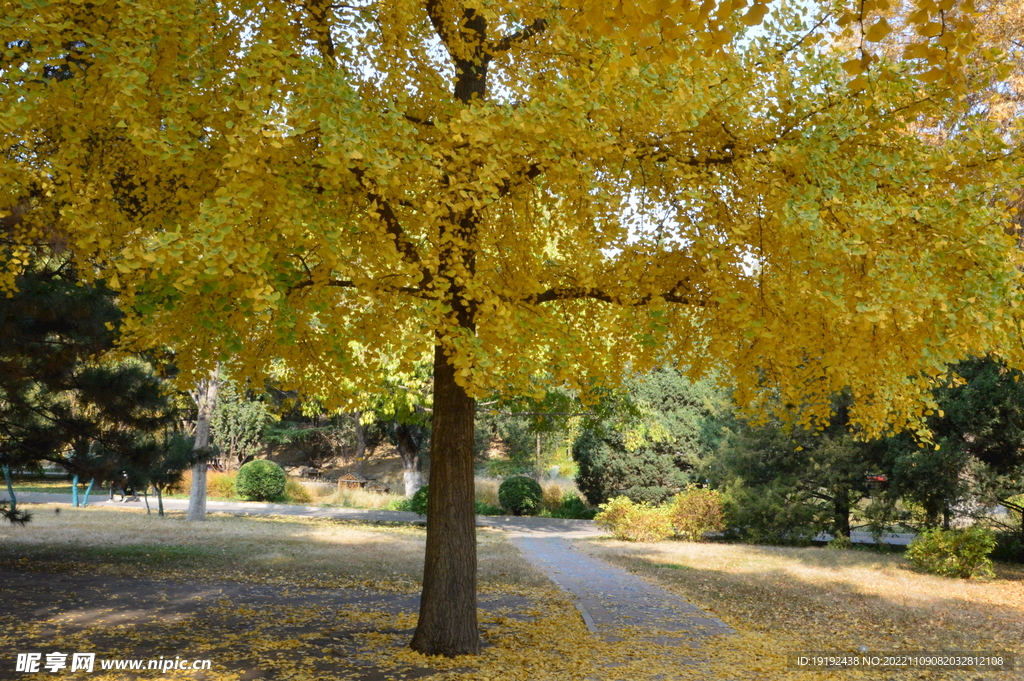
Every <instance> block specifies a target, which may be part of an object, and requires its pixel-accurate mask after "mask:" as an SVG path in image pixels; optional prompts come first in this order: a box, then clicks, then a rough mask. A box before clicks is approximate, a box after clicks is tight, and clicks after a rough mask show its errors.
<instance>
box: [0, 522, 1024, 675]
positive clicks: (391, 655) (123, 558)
mask: <svg viewBox="0 0 1024 681" xmlns="http://www.w3.org/2000/svg"><path fill="white" fill-rule="evenodd" d="M423 538H424V536H423V530H422V528H420V527H411V526H387V525H366V524H355V523H343V522H335V521H325V520H309V519H294V518H288V519H285V518H265V517H261V518H255V517H245V518H238V517H227V516H213V517H211V518H210V519H209V521H208V522H207V523H203V524H201V525H198V526H197V525H195V524H188V523H185V522H184V521H183V520H182V519H181V518H180V517H178V516H172V517H169V518H164V519H159V518H157V517H155V516H148V517H147V516H146V515H144V514H142V513H139V512H137V511H134V512H133V511H130V510H127V509H124V510H122V509H117V510H111V509H85V510H81V509H79V510H74V509H66V508H65V509H64V510H63V511H62V512H61V513H59V514H56V513H54V512H53V510H52V508H51V507H39V508H37V515H36V518H35V520H33V522H32V523H31V524H30V525H29V526H27V527H25V528H15V527H7V526H4V527H0V588H2V590H3V603H4V608H3V612H2V614H0V626H2V631H3V632H4V634H3V637H2V640H0V641H2V644H3V649H4V650H5V651H7V652H6V653H5V655H4V656H3V657H2V658H0V678H33V677H32V676H27V675H21V674H15V673H14V672H13V669H14V654H15V653H17V652H30V651H34V652H43V653H46V652H52V651H55V650H57V651H63V652H95V653H97V657H100V658H104V657H106V658H133V659H138V658H159V657H161V656H163V657H165V658H171V657H174V656H181V657H183V658H186V659H194V658H208V659H211V660H212V661H213V664H214V669H213V671H212V672H208V673H206V674H205V676H204V675H203V674H202V673H188V674H185V673H182V672H168V673H167V674H166V675H161V674H160V673H158V672H155V671H142V672H139V673H138V674H137V677H136V678H139V679H157V678H174V679H183V678H194V679H200V678H206V679H218V680H220V679H224V680H226V681H232V680H243V679H257V678H266V679H294V680H296V681H302V680H313V679H324V680H326V679H368V680H374V679H402V678H434V679H502V680H505V679H509V680H519V679H521V680H523V681H527V680H529V681H533V680H534V679H595V680H599V681H605V680H608V681H611V680H613V679H630V680H631V681H641V680H646V679H691V678H692V679H777V678H785V679H803V678H806V679H814V680H816V681H817V680H821V679H843V678H854V677H864V678H884V679H902V678H906V679H911V678H913V679H917V678H942V679H978V678H991V679H997V680H1000V681H1001V680H1003V679H1010V678H1015V677H1014V676H1013V674H1012V673H1005V672H1003V673H988V674H980V673H971V672H955V673H946V674H943V675H941V676H940V675H938V674H934V673H931V672H921V671H920V670H914V671H908V672H906V673H902V674H900V673H889V672H886V673H883V674H879V673H877V672H876V673H867V674H863V673H859V672H847V673H832V672H818V673H797V672H792V671H787V669H786V668H785V664H786V655H787V653H790V652H794V651H796V650H821V651H826V650H849V649H850V646H853V649H856V646H857V645H868V646H869V647H870V649H871V650H873V651H889V650H906V649H915V650H924V649H933V648H946V649H952V648H954V647H955V648H957V649H961V650H962V649H979V648H978V647H979V646H981V647H989V646H996V647H1000V648H1002V649H1007V648H1010V649H1012V650H1016V651H1017V652H1020V650H1019V648H1020V643H1019V641H1020V640H1021V636H1022V633H1024V632H1021V626H1022V624H1021V622H1022V621H1024V608H1022V604H1024V593H1022V589H1021V585H1022V582H1021V577H1022V575H1021V574H1020V573H1019V572H1012V571H1011V572H1005V571H1004V572H1002V573H1001V578H1000V579H999V580H996V581H994V582H990V583H987V584H973V583H967V584H965V583H960V582H951V581H950V580H939V579H938V578H931V577H925V576H922V575H917V574H914V573H911V572H909V571H907V570H905V569H904V568H903V567H902V566H901V564H900V559H899V558H898V557H894V556H877V555H875V554H866V553H860V552H834V551H824V550H817V549H805V550H777V549H764V548H755V547H733V546H721V545H692V544H681V543H676V542H665V543H663V544H656V545H648V546H637V545H627V544H622V543H619V542H605V541H601V542H590V543H586V544H582V545H583V546H584V547H585V548H586V549H587V550H589V551H594V552H596V553H597V554H598V555H601V556H602V557H604V558H605V559H607V560H609V561H612V562H614V563H617V564H620V565H623V566H625V567H628V568H630V569H633V570H636V571H638V573H639V574H641V575H642V576H644V577H646V578H650V579H652V580H656V581H658V582H661V583H663V584H664V585H665V586H667V587H668V588H669V589H671V590H674V591H677V592H678V593H680V594H681V595H683V596H685V597H686V598H688V599H689V600H691V601H692V602H694V603H695V604H697V605H699V606H702V607H704V608H706V609H708V610H710V611H712V612H713V613H714V614H715V615H717V616H719V617H721V618H722V619H724V620H725V621H726V622H727V623H729V624H730V625H731V626H733V627H734V628H735V629H736V630H737V632H738V633H737V634H736V635H735V636H732V637H729V638H714V639H711V642H710V643H705V644H704V645H699V644H696V643H695V644H694V646H693V647H690V646H688V645H685V644H682V645H678V644H677V645H672V646H668V645H663V644H658V643H656V642H654V641H652V640H651V637H650V633H651V632H640V631H621V632H618V634H619V636H617V637H613V638H612V639H609V640H605V639H602V638H597V637H594V636H593V635H591V634H590V633H589V632H588V631H587V629H586V628H585V626H584V625H583V622H582V621H581V619H580V617H579V615H578V613H577V611H576V609H575V608H574V607H573V605H572V603H571V602H570V601H568V600H567V599H566V597H565V596H564V595H563V594H561V593H560V592H558V591H557V590H554V589H553V588H552V587H551V586H550V584H549V583H548V582H547V581H546V580H545V579H544V578H543V577H542V576H541V575H539V574H538V573H537V572H535V571H534V570H533V569H532V568H531V567H530V566H529V564H527V563H526V562H525V561H523V560H522V558H521V557H520V556H519V555H518V553H517V552H516V550H515V549H514V547H512V546H511V545H510V543H509V542H508V541H507V540H506V539H505V538H504V536H503V535H502V534H501V533H499V532H496V531H489V530H481V531H480V534H479V541H480V564H481V570H480V580H481V599H480V603H481V613H480V620H481V626H482V630H483V636H484V641H485V647H484V650H483V652H482V653H481V655H479V656H475V657H471V658H460V659H456V660H446V659H436V658H425V657H423V656H421V655H418V654H416V653H413V652H412V651H410V650H409V649H408V648H407V647H406V646H407V644H408V641H409V639H410V637H411V634H412V630H413V627H414V626H415V621H416V620H415V613H416V608H417V592H418V589H419V575H420V569H421V561H422V550H423ZM901 599H902V600H901ZM990 617H991V618H992V619H989V618H990ZM615 639H618V640H615ZM963 646H967V648H964V647H963ZM38 678H67V679H72V678H81V679H103V680H110V681H112V680H114V679H117V680H118V681H121V680H122V679H128V678H133V675H132V674H131V673H128V672H123V671H120V672H106V673H104V672H100V671H97V672H94V673H91V674H78V673H76V674H71V673H63V674H59V675H54V674H49V673H41V674H39V675H38Z"/></svg>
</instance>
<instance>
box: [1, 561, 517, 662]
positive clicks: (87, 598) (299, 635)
mask: <svg viewBox="0 0 1024 681" xmlns="http://www.w3.org/2000/svg"><path fill="white" fill-rule="evenodd" d="M0 583H2V584H3V585H4V587H3V588H4V592H5V601H4V608H3V612H2V614H0V623H2V624H3V625H4V630H5V631H7V632H12V633H10V634H9V635H8V636H7V637H6V643H7V649H8V650H9V651H18V652H35V651H38V652H43V653H44V654H45V653H49V652H53V651H55V650H56V651H60V652H67V653H71V652H94V653H96V655H97V658H129V659H147V660H148V659H158V658H160V657H163V658H167V659H174V658H176V657H180V658H182V659H187V660H192V659H209V660H212V661H213V670H212V671H211V672H210V673H208V674H203V673H199V674H194V675H192V676H191V678H196V679H219V678H224V677H225V675H226V674H229V673H235V674H238V675H239V676H240V678H243V679H256V678H268V679H272V678H279V677H288V676H290V675H292V674H293V673H294V672H302V673H304V674H323V675H324V678H337V679H368V680H371V681H372V680H377V679H381V680H382V679H394V678H419V677H423V676H427V675H430V674H432V673H434V671H435V670H432V669H428V668H426V667H422V666H416V665H410V664H405V665H400V664H399V665H395V664H392V663H390V662H386V660H388V659H390V658H391V657H392V656H393V654H394V653H395V652H397V651H399V650H401V649H402V648H404V647H405V646H406V645H407V644H408V641H409V640H410V639H411V637H412V633H413V627H414V625H415V613H416V611H417V610H418V607H419V596H418V595H417V594H395V593H390V594H389V593H380V592H375V591H373V590H372V589H359V588H347V589H306V588H302V587H298V586H295V585H291V586H285V585H277V586H269V585H254V584H239V583H228V582H219V583H217V582H212V583H197V582H172V581H161V580H147V579H131V578H124V577H115V576H100V575H61V576H60V577H59V578H54V577H53V576H52V575H47V574H43V573H37V572H33V573H30V572H22V571H11V570H3V571H0ZM529 606H530V603H529V601H528V600H527V599H526V598H524V597H522V596H514V595H505V596H496V595H492V596H483V597H482V598H481V609H482V610H483V611H484V613H485V616H484V617H483V618H482V619H483V621H484V623H485V624H484V628H485V630H486V628H487V624H486V623H487V621H488V619H489V618H488V617H487V616H486V614H487V613H490V614H491V615H493V616H494V618H499V617H501V616H510V615H511V616H515V614H516V613H517V612H520V611H522V610H523V609H525V608H528V607H529ZM490 619H493V618H490ZM10 657H11V659H9V660H4V661H2V662H0V669H7V670H10V669H13V668H14V659H13V655H10ZM8 663H9V664H8ZM143 676H144V675H143ZM118 678H122V677H118ZM127 678H131V676H130V675H129V676H128V677H127Z"/></svg>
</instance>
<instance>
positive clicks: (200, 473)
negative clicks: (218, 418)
mask: <svg viewBox="0 0 1024 681" xmlns="http://www.w3.org/2000/svg"><path fill="white" fill-rule="evenodd" d="M219 374H220V364H219V363H218V364H217V366H216V367H214V369H213V371H212V372H211V373H210V377H209V378H204V379H203V380H201V381H199V383H198V385H196V390H195V393H193V395H192V399H193V400H194V401H195V403H196V407H197V416H196V440H195V445H194V446H193V450H194V451H196V452H202V454H203V456H202V458H201V459H200V460H199V463H197V464H196V465H194V466H192V487H191V489H190V490H189V493H188V516H187V519H188V520H205V519H206V461H207V458H208V456H207V451H208V450H209V448H210V420H211V419H212V418H213V407H214V405H216V403H217V391H218V389H219V388H220V380H219Z"/></svg>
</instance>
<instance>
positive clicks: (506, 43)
mask: <svg viewBox="0 0 1024 681" xmlns="http://www.w3.org/2000/svg"><path fill="white" fill-rule="evenodd" d="M547 27H548V21H547V19H537V20H535V21H534V22H533V23H532V24H530V25H529V26H527V27H526V28H524V29H523V30H521V31H516V32H515V33H512V34H510V35H507V36H505V37H504V38H502V39H501V40H498V41H495V42H492V43H491V44H490V45H488V49H487V51H488V53H489V55H488V58H490V57H493V56H495V55H497V54H500V53H502V52H507V51H508V50H509V49H511V48H512V46H513V45H515V44H516V43H521V42H525V41H527V40H529V39H530V38H532V37H533V36H535V35H538V34H540V33H543V32H544V31H545V30H546V29H547Z"/></svg>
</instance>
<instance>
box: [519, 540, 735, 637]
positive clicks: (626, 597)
mask: <svg viewBox="0 0 1024 681" xmlns="http://www.w3.org/2000/svg"><path fill="white" fill-rule="evenodd" d="M512 543H513V544H515V546H516V547H517V548H518V549H519V550H520V551H521V552H522V554H523V556H524V557H525V558H526V559H527V560H528V561H530V562H531V563H533V564H534V565H535V566H536V567H537V568H538V569H540V570H542V571H543V572H544V573H545V574H546V575H548V577H550V578H551V580H552V581H553V582H554V583H555V584H557V585H558V586H559V587H561V588H562V589H564V590H565V591H568V592H569V593H571V594H572V595H573V596H574V597H575V600H576V607H577V609H579V611H580V614H581V615H582V616H583V621H584V622H586V624H587V628H588V629H590V631H591V632H593V633H595V634H599V635H601V636H602V638H604V639H605V640H619V639H617V638H616V637H615V636H614V634H613V632H614V631H615V630H616V629H618V628H619V627H622V626H636V627H644V628H647V629H650V630H652V636H651V638H652V639H653V640H655V641H657V642H659V643H666V644H671V643H674V642H677V641H678V639H679V638H685V639H694V638H703V637H706V636H714V635H716V634H728V633H731V632H732V630H731V629H730V628H729V627H728V626H727V625H726V624H725V623H724V622H722V621H721V620H719V619H717V618H715V617H712V616H711V615H709V614H707V613H706V612H704V611H703V610H701V609H700V608H698V607H696V606H694V605H691V604H690V603H688V602H686V601H685V600H683V599H682V598H680V597H679V596H676V595H675V594H673V593H671V592H669V591H666V590H665V589H663V588H661V587H660V586H656V585H654V584H651V583H650V582H646V581H644V580H642V579H640V578H639V577H637V576H635V575H632V574H630V573H628V572H626V571H625V570H623V569H621V568H618V567H614V566H612V565H609V564H607V563H605V562H604V561H601V560H598V559H597V558H593V557H592V556H588V555H587V554H585V553H583V552H582V551H580V550H578V549H576V548H574V547H573V546H572V545H571V544H570V543H569V542H567V541H566V540H565V539H561V538H558V537H538V536H534V535H532V534H531V533H529V532H521V533H513V536H512Z"/></svg>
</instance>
